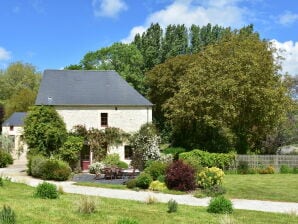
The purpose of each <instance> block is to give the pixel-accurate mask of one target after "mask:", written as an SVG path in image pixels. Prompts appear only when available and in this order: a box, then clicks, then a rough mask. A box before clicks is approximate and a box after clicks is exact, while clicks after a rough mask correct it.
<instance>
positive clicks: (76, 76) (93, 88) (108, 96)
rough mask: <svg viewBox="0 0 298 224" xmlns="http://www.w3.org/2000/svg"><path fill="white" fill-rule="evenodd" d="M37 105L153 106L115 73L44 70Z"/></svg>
mask: <svg viewBox="0 0 298 224" xmlns="http://www.w3.org/2000/svg"><path fill="white" fill-rule="evenodd" d="M35 104H36V105H65V106H68V105H69V106H74V105H89V106H92V105H100V106H111V105H112V106H122V105H123V106H152V103H151V102H149V101H148V100H147V99H145V98H144V97H143V96H142V95H141V94H140V93H138V92H137V91H136V90H135V89H134V88H133V87H131V86H130V85H129V84H128V83H127V82H126V81H125V80H124V79H123V78H122V77H121V76H120V75H119V74H118V73H117V72H115V71H94V70H45V71H44V73H43V77H42V81H41V85H40V88H39V91H38V95H37V98H36V102H35Z"/></svg>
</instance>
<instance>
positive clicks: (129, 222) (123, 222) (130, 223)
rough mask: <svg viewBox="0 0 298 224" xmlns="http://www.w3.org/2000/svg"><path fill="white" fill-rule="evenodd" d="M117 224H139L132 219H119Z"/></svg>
mask: <svg viewBox="0 0 298 224" xmlns="http://www.w3.org/2000/svg"><path fill="white" fill-rule="evenodd" d="M117 224H139V222H138V221H137V220H135V219H133V218H121V219H119V220H118V221H117Z"/></svg>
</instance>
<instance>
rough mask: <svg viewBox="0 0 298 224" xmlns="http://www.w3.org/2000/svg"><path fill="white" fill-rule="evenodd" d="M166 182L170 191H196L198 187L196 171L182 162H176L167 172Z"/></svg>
mask: <svg viewBox="0 0 298 224" xmlns="http://www.w3.org/2000/svg"><path fill="white" fill-rule="evenodd" d="M165 182H166V185H167V187H168V188H169V189H174V190H179V191H190V190H194V189H195V187H196V183H195V170H194V169H193V168H192V167H191V166H189V165H187V164H185V163H183V161H181V160H177V161H174V162H173V163H172V164H170V165H169V166H168V168H167V170H166V176H165Z"/></svg>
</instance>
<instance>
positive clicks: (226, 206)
mask: <svg viewBox="0 0 298 224" xmlns="http://www.w3.org/2000/svg"><path fill="white" fill-rule="evenodd" d="M207 212H209V213H219V214H231V213H232V212H233V206H232V202H231V201H230V200H229V199H226V198H225V197H224V196H218V197H215V198H212V199H211V201H210V203H209V205H208V208H207Z"/></svg>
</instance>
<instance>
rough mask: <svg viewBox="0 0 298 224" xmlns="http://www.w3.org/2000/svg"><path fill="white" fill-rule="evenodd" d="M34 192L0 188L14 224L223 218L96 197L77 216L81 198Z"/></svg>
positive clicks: (250, 218) (280, 218)
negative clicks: (90, 210)
mask: <svg viewBox="0 0 298 224" xmlns="http://www.w3.org/2000/svg"><path fill="white" fill-rule="evenodd" d="M33 192H34V188H32V187H29V186H26V185H24V184H15V183H10V182H5V186H4V187H0V207H1V208H2V206H3V205H4V204H6V205H9V206H11V207H12V208H13V209H14V211H15V212H16V215H17V223H22V224H26V223H28V224H29V223H30V224H37V223H38V224H40V223H43V224H53V223H55V224H59V223H72V224H76V223H84V224H89V223H90V224H91V223H92V224H93V223H107V224H116V223H117V220H119V219H120V218H123V217H132V218H134V219H136V220H138V221H139V223H141V224H146V223H148V224H149V223H150V224H152V223H158V224H159V223H165V224H167V223H169V224H172V223H179V224H180V223H187V224H188V223H202V224H204V223H211V224H212V223H220V221H221V220H223V219H224V215H214V214H209V213H207V212H206V208H203V207H193V206H182V205H179V208H178V212H177V213H172V214H169V213H167V212H166V211H167V205H166V204H162V203H155V204H151V205H147V204H145V203H142V202H135V201H126V200H115V199H108V198H99V197H95V199H96V201H97V202H98V206H97V212H96V213H94V214H91V215H83V214H80V213H78V212H77V203H78V201H79V199H80V197H81V196H80V195H72V194H63V195H61V196H60V198H59V199H52V200H49V199H48V200H46V199H37V198H34V197H33V196H32V195H33ZM231 218H232V219H233V220H234V221H235V223H237V224H238V223H239V224H242V223H243V224H244V223H252V224H257V223H260V224H263V223H275V224H278V223H298V216H295V215H293V214H292V215H290V214H276V213H265V212H254V211H243V210H236V211H235V212H234V213H233V215H231Z"/></svg>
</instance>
